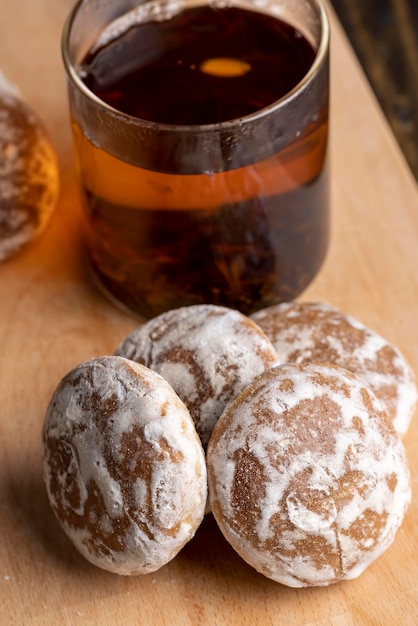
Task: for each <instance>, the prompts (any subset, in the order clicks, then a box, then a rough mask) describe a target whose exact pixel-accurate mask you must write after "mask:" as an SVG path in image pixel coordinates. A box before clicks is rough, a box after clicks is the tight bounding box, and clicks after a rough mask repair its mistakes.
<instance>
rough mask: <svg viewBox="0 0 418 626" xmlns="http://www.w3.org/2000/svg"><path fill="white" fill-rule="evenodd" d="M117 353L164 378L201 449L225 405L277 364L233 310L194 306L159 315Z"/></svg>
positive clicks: (254, 329)
mask: <svg viewBox="0 0 418 626" xmlns="http://www.w3.org/2000/svg"><path fill="white" fill-rule="evenodd" d="M116 354H118V355H120V356H124V357H126V358H128V359H133V360H134V361H137V362H139V363H143V364H144V365H146V366H147V367H150V368H151V369H153V370H155V371H156V372H158V373H159V374H161V376H163V377H164V378H165V379H166V380H167V381H168V382H169V383H170V384H171V386H172V387H173V389H174V390H175V391H176V392H177V393H178V395H179V396H180V398H181V399H182V400H183V402H184V403H185V404H186V406H187V407H188V409H189V410H190V413H191V415H192V417H193V420H194V422H195V425H196V429H197V432H198V434H199V436H200V438H201V440H202V443H203V444H204V445H206V444H207V443H208V441H209V438H210V435H211V433H212V429H213V426H214V424H215V423H216V421H217V419H218V417H219V415H220V414H221V413H222V411H223V409H224V408H225V406H226V404H227V403H228V402H229V401H230V400H232V398H234V397H235V396H236V395H237V394H238V393H239V392H240V391H242V389H244V387H245V386H246V385H247V384H248V383H250V382H251V381H252V380H253V378H254V377H255V376H256V375H257V374H261V372H263V371H264V370H265V369H266V368H268V367H271V366H272V365H276V364H277V355H276V352H275V350H274V348H273V346H272V344H271V342H270V340H269V339H268V337H267V336H266V335H265V334H264V332H263V331H262V330H261V329H260V328H259V327H258V326H257V324H255V322H253V321H252V320H250V319H249V318H248V317H246V316H245V315H242V313H239V312H238V311H236V310H234V309H228V308H226V307H220V306H216V305H210V304H208V305H205V304H203V305H193V306H188V307H181V308H179V309H173V310H171V311H167V312H166V313H163V314H161V315H159V316H157V317H155V318H153V319H152V320H150V321H149V322H147V323H145V324H143V325H142V326H140V327H139V328H138V329H136V330H135V331H133V332H132V333H131V334H130V335H129V336H128V337H127V338H126V339H125V341H123V342H122V344H121V345H120V346H119V348H118V349H117V351H116Z"/></svg>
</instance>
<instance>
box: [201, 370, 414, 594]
mask: <svg viewBox="0 0 418 626" xmlns="http://www.w3.org/2000/svg"><path fill="white" fill-rule="evenodd" d="M207 467H208V481H209V496H210V502H211V507H212V512H213V514H214V516H215V518H216V521H217V523H218V525H219V527H220V529H221V531H222V532H223V534H224V536H225V538H226V539H227V540H228V541H229V542H230V544H231V545H232V546H233V548H234V549H235V550H236V551H237V552H238V553H239V554H240V555H241V557H242V558H243V559H244V560H245V561H246V562H247V563H248V564H250V565H251V566H253V567H254V568H255V569H256V570H257V571H258V572H261V573H262V574H264V575H265V576H267V577H268V578H271V579H273V580H275V581H277V582H279V583H282V584H284V585H288V586H290V587H308V586H324V585H329V584H331V583H336V582H339V581H341V580H344V579H350V578H355V577H357V576H359V575H360V574H361V573H362V572H363V571H364V570H365V569H366V568H367V567H368V566H369V565H370V564H371V563H372V562H373V561H375V559H376V558H377V557H379V555H381V554H382V553H383V552H384V551H385V550H386V549H387V548H388V547H389V545H390V544H391V543H392V541H393V539H394V536H395V532H396V530H397V529H398V528H399V526H400V525H401V523H402V520H403V518H404V514H405V511H406V508H407V506H408V504H409V501H410V497H411V492H410V486H409V473H408V468H407V463H406V459H405V451H404V448H403V445H402V443H401V440H400V439H399V437H398V436H397V434H396V432H395V430H394V428H393V426H392V424H391V422H390V421H389V420H388V419H387V418H386V416H385V414H384V413H383V412H382V410H381V406H380V404H379V402H378V401H377V399H376V398H375V396H374V394H373V393H372V392H371V391H369V389H368V388H367V387H366V386H365V385H364V383H363V382H362V381H361V380H360V379H358V378H357V377H355V376H354V375H353V374H352V373H351V372H348V371H347V370H344V369H343V368H340V367H337V366H332V365H318V364H314V363H307V364H288V365H283V366H278V367H276V368H272V369H270V370H269V371H267V372H265V373H263V374H261V375H260V376H258V377H257V378H256V379H255V380H254V381H253V382H252V383H251V384H250V385H249V386H248V387H247V388H246V389H245V390H244V391H243V392H242V393H241V394H240V395H239V396H237V397H236V398H235V399H234V400H233V401H232V402H231V403H230V404H229V405H228V407H227V408H226V409H225V411H224V413H223V414H222V416H221V417H220V419H219V420H218V422H217V424H216V426H215V428H214V430H213V434H212V438H211V440H210V443H209V446H208V450H207Z"/></svg>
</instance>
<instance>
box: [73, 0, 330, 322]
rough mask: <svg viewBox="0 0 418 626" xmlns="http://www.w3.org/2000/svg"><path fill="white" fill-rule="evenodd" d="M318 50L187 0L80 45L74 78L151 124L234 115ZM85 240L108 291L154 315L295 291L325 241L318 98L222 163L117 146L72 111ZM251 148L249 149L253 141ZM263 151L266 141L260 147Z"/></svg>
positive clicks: (266, 301)
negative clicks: (171, 11) (308, 114)
mask: <svg viewBox="0 0 418 626" xmlns="http://www.w3.org/2000/svg"><path fill="white" fill-rule="evenodd" d="M314 58H315V51H314V50H313V48H312V46H311V44H310V43H309V42H308V41H307V39H306V38H305V37H304V36H303V35H302V34H301V33H300V32H298V31H296V30H295V28H294V27H292V26H290V25H289V24H287V23H285V22H283V21H281V20H279V19H276V18H275V17H272V16H270V15H267V14H264V13H259V12H254V11H252V10H247V9H243V8H239V7H230V8H220V9H216V8H211V7H208V6H201V7H195V8H192V9H186V10H184V11H182V12H180V13H179V14H177V15H174V16H173V17H171V19H165V20H155V21H148V22H146V23H140V24H137V25H135V26H133V27H131V28H129V29H127V31H126V32H124V33H122V34H121V35H120V36H119V37H118V38H117V39H115V40H113V41H111V42H109V43H106V44H105V45H103V46H102V47H99V48H98V49H97V50H96V49H94V50H93V51H91V52H90V53H89V54H88V55H87V57H86V58H85V59H84V61H83V63H82V65H81V66H80V76H81V77H82V79H83V81H84V82H85V84H86V85H87V87H88V88H89V89H90V90H91V91H92V92H93V93H94V94H96V95H97V96H98V97H99V98H100V99H101V100H102V101H104V102H105V103H107V104H109V105H111V106H112V107H113V108H115V109H117V110H119V111H122V112H124V113H127V114H128V115H130V116H133V117H136V118H140V119H142V120H149V121H151V122H156V123H160V124H173V125H188V126H190V125H196V126H198V125H207V124H217V123H222V122H225V121H228V120H234V119H237V118H242V117H243V116H247V115H249V114H252V113H255V112H257V111H259V110H261V109H263V108H265V107H268V106H269V105H271V104H272V103H274V102H275V101H277V100H278V99H280V98H282V97H283V96H284V95H286V94H287V93H288V92H289V91H291V90H292V89H293V88H294V87H295V86H296V85H297V84H298V83H299V82H300V81H301V79H302V78H303V77H304V76H305V75H306V73H307V72H308V71H309V68H310V67H311V65H312V63H313V60H314ZM74 134H75V139H76V143H77V148H78V157H79V160H80V171H81V172H82V182H83V185H84V190H85V198H86V227H87V238H88V248H89V251H90V255H91V261H92V265H93V268H94V270H95V272H96V274H97V276H98V277H99V279H100V282H101V283H102V285H103V286H104V287H105V289H106V290H107V291H108V292H109V293H110V294H112V295H113V296H114V297H115V298H116V299H117V300H118V301H120V302H122V303H123V304H124V305H125V306H127V307H128V308H130V309H132V310H134V311H136V312H138V313H140V314H142V315H144V316H146V317H151V316H153V315H156V314H158V313H160V312H162V311H164V310H167V309H170V308H175V307H177V306H182V305H188V304H194V303H208V302H211V303H216V304H223V305H225V306H230V307H234V308H238V309H240V310H241V311H242V312H244V313H250V312H252V311H254V310H257V309H260V308H262V307H264V306H268V305H270V304H273V303H275V302H279V301H284V300H289V299H292V298H294V297H296V296H297V295H298V294H299V293H301V291H302V290H303V289H304V288H305V287H306V286H307V285H308V284H309V283H310V282H311V280H312V279H313V277H314V276H315V275H316V273H317V272H318V270H319V268H320V266H321V263H322V261H323V258H324V256H325V251H326V247H327V239H328V213H327V181H326V175H327V173H326V167H325V154H326V143H327V102H325V103H324V106H323V107H322V109H321V111H320V113H319V114H318V115H316V116H315V119H314V120H313V121H310V123H309V124H307V125H306V127H304V128H301V129H300V131H299V132H298V136H297V137H295V138H294V140H293V141H292V142H291V143H290V144H289V145H286V146H285V147H284V148H283V149H281V150H280V151H279V152H277V151H276V152H275V151H274V150H272V151H270V152H271V153H270V154H267V156H266V157H265V158H262V159H261V160H255V161H252V160H251V158H248V159H247V160H248V164H246V165H244V166H240V167H232V168H231V166H230V163H227V158H225V168H224V169H223V170H222V171H216V172H207V171H205V166H204V160H203V157H202V163H201V165H200V160H201V155H200V154H199V153H193V145H192V144H191V150H190V158H191V160H192V161H193V164H194V168H195V172H194V173H190V172H183V171H182V169H181V166H179V168H178V171H172V170H170V171H167V170H166V168H165V166H164V158H163V156H164V155H162V158H161V167H159V164H158V159H157V162H156V163H154V165H153V167H152V168H147V167H141V166H138V165H136V164H134V163H132V162H125V161H123V160H121V159H120V158H116V157H115V156H113V155H112V154H111V153H110V152H108V151H105V150H103V149H101V148H100V147H98V146H97V145H93V143H90V141H89V140H88V138H87V137H86V136H85V135H84V134H83V133H82V131H81V130H80V128H79V127H78V125H77V123H76V122H74ZM255 152H257V151H256V150H255ZM267 153H268V150H267Z"/></svg>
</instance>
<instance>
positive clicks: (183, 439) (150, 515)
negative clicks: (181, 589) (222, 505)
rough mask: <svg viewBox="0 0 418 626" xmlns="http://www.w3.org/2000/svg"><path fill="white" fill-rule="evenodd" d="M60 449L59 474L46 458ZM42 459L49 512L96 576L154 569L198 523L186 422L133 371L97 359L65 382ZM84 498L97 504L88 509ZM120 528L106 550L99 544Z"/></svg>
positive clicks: (198, 472) (116, 361)
mask: <svg viewBox="0 0 418 626" xmlns="http://www.w3.org/2000/svg"><path fill="white" fill-rule="evenodd" d="M98 397H99V400H97V398H98ZM100 411H102V412H103V414H105V415H106V412H109V414H108V416H107V417H103V416H100ZM127 437H128V438H127ZM62 442H65V446H66V448H67V449H69V450H70V451H71V462H70V464H69V465H68V467H65V466H64V467H63V466H60V464H59V461H60V459H59V455H58V456H57V452H56V449H55V446H56V445H59V444H60V443H62ZM144 445H145V446H146V448H144V447H143V446H144ZM44 451H45V452H44V456H45V459H44V472H45V481H46V485H47V489H48V495H49V498H50V501H51V505H52V508H53V509H54V511H55V512H56V514H57V517H58V519H59V520H60V522H61V524H62V526H63V528H64V530H65V531H66V533H67V534H68V536H69V537H70V539H71V540H72V541H73V543H74V544H75V546H76V547H77V548H78V550H79V551H80V552H81V553H82V554H83V555H84V556H85V557H86V558H87V559H88V560H90V561H91V562H92V563H94V564H96V565H98V566H100V567H103V568H104V569H109V570H110V571H116V572H117V573H119V574H135V573H147V572H150V571H154V570H155V569H158V568H159V567H161V566H162V565H163V564H165V563H166V562H167V561H168V560H170V559H171V558H173V557H174V556H175V554H176V553H177V552H178V550H179V549H180V548H181V547H182V546H183V545H184V543H185V542H186V541H188V540H189V539H190V538H191V537H192V536H193V534H194V532H195V531H196V529H197V527H198V526H199V524H200V522H201V520H202V518H203V514H204V509H205V504H206V497H207V485H206V467H205V459H204V453H203V449H202V446H201V443H200V441H199V439H198V437H197V434H196V431H195V428H194V425H193V422H192V419H191V417H190V414H189V412H188V411H187V409H186V407H185V406H184V404H183V403H182V402H181V400H180V399H179V398H178V397H177V396H176V394H175V393H174V391H173V390H172V388H171V387H170V385H169V384H168V383H167V382H166V381H165V380H164V379H163V378H162V377H161V376H159V375H158V374H156V373H155V372H152V371H150V370H148V369H147V368H146V367H144V366H142V365H139V364H137V363H133V362H130V361H127V360H126V359H123V358H121V357H101V358H99V359H94V360H92V361H89V362H87V363H85V364H82V365H80V366H78V367H77V368H75V369H74V370H73V371H72V372H70V373H69V374H68V375H67V377H66V378H64V380H63V381H62V383H61V385H60V386H59V387H58V389H57V391H56V393H55V394H54V397H53V399H52V401H51V404H50V407H49V409H48V413H47V416H46V421H45V426H44ZM109 454H110V455H111V463H110V464H109ZM144 454H148V457H147V458H148V459H149V462H146V463H145V466H144V465H141V462H142V459H143V455H144ZM115 467H116V468H118V469H115ZM141 467H142V468H144V467H145V470H144V469H143V470H141ZM144 471H145V474H144ZM147 472H148V473H147ZM57 483H58V488H57V486H56V484H57ZM74 492H76V493H77V495H78V499H77V502H76V504H75V503H74V497H73V494H74ZM97 494H100V497H99V496H98V495H97ZM92 498H94V499H95V500H96V501H100V502H102V503H103V504H102V505H101V506H98V507H96V508H94V507H93V506H92ZM97 510H100V511H101V512H100V514H99V518H98V514H97ZM74 514H75V516H76V523H74ZM121 524H123V526H124V531H123V533H122V535H121V536H120V537H119V539H120V541H119V544H118V549H113V548H112V547H111V546H113V544H112V543H109V542H108V539H109V537H111V536H112V534H114V533H119V532H120V530H119V528H120V525H121ZM97 528H99V530H100V533H101V536H100V538H99V539H98V538H97Z"/></svg>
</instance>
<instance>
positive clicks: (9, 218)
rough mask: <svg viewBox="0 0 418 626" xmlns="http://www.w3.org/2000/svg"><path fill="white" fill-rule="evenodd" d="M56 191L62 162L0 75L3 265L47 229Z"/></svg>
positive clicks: (0, 255)
mask: <svg viewBox="0 0 418 626" xmlns="http://www.w3.org/2000/svg"><path fill="white" fill-rule="evenodd" d="M58 187H59V173H58V162H57V158H56V155H55V151H54V149H53V147H52V144H51V141H50V139H49V136H48V134H47V132H46V130H45V128H44V126H43V124H42V123H41V121H40V119H39V118H38V116H37V115H36V114H35V112H34V111H33V110H32V109H31V108H30V107H29V106H28V105H27V104H26V103H25V102H24V101H23V100H22V99H21V97H20V96H19V94H18V93H17V90H16V89H15V88H14V87H13V86H12V85H11V84H10V83H9V82H8V81H7V80H6V79H5V77H4V76H3V75H2V74H1V73H0V261H2V260H4V259H7V258H8V257H10V256H12V255H14V254H16V253H17V252H18V251H19V250H20V249H21V248H22V247H24V246H26V245H27V244H28V243H29V242H31V241H32V240H33V239H34V238H35V237H37V236H38V235H40V234H41V233H42V232H43V231H44V229H45V228H46V226H47V224H48V222H49V220H50V217H51V215H52V213H53V211H54V209H55V205H56V202H57V198H58Z"/></svg>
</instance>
